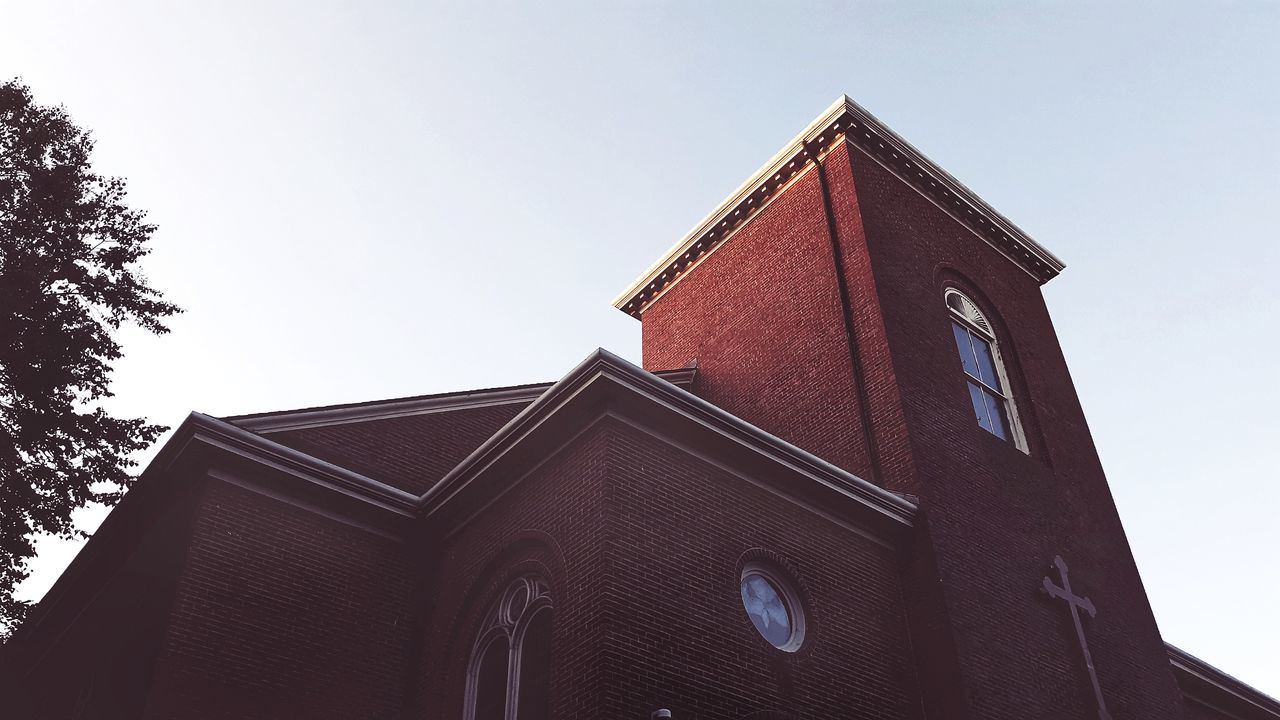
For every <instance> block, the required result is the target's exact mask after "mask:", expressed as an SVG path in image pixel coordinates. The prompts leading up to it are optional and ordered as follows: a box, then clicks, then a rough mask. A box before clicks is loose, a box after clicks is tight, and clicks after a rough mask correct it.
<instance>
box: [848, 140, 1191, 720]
mask: <svg viewBox="0 0 1280 720" xmlns="http://www.w3.org/2000/svg"><path fill="white" fill-rule="evenodd" d="M851 159H852V171H853V176H854V179H855V182H856V185H857V194H858V200H859V205H860V207H861V210H862V213H861V214H862V226H863V228H864V229H865V233H866V237H867V245H868V249H869V253H870V257H871V262H872V265H873V267H874V274H875V287H876V293H877V294H878V296H879V298H880V305H881V307H882V308H883V316H882V317H883V324H884V327H885V329H886V332H887V340H888V344H889V348H890V352H891V355H892V358H893V364H894V374H895V377H896V380H897V384H898V392H899V395H900V397H901V398H902V407H903V412H904V414H905V417H906V422H907V428H908V433H909V436H910V440H911V445H912V463H913V466H914V467H913V469H912V476H913V477H914V478H915V483H914V487H915V489H916V490H917V491H918V492H919V494H920V495H921V496H922V498H923V499H922V508H923V510H924V512H925V514H926V515H927V517H928V527H929V531H930V535H931V540H932V544H933V547H934V550H935V554H936V563H937V567H938V571H939V575H940V580H941V582H942V587H943V588H944V592H945V601H946V604H947V611H948V613H949V615H950V619H951V624H952V628H953V633H954V634H955V638H956V642H957V645H958V649H959V659H960V662H961V664H962V666H963V668H964V677H965V685H966V690H967V692H968V694H969V699H970V704H971V708H972V712H973V715H974V716H976V717H981V718H1026V717H1051V716H1058V717H1068V716H1070V717H1084V716H1086V715H1088V714H1089V710H1088V708H1089V707H1090V702H1089V699H1090V698H1091V696H1092V692H1091V691H1089V690H1088V688H1087V680H1085V679H1084V675H1083V672H1082V669H1081V667H1080V660H1079V659H1078V658H1077V657H1076V655H1075V646H1076V641H1075V637H1074V631H1073V630H1072V629H1071V625H1070V622H1069V617H1068V616H1067V614H1066V610H1065V608H1064V606H1062V604H1061V603H1058V602H1051V601H1049V600H1048V599H1046V598H1043V597H1041V596H1039V595H1038V594H1037V592H1036V590H1037V588H1038V586H1039V583H1040V580H1041V578H1042V577H1043V576H1044V575H1045V573H1046V570H1047V563H1048V561H1049V560H1051V559H1052V558H1053V556H1054V555H1055V554H1061V555H1062V556H1063V557H1064V558H1065V559H1066V560H1067V563H1068V565H1069V566H1070V567H1071V580H1072V583H1073V585H1074V587H1075V588H1076V589H1077V590H1078V591H1080V592H1082V593H1085V594H1087V595H1089V596H1090V597H1091V599H1092V600H1093V602H1094V603H1095V604H1096V605H1097V607H1098V609H1099V615H1098V617H1097V619H1096V620H1094V621H1091V622H1088V623H1087V625H1088V626H1087V630H1086V632H1087V635H1088V638H1089V642H1090V648H1091V650H1092V651H1093V656H1094V661H1095V664H1096V665H1097V667H1098V672H1099V674H1100V676H1101V678H1102V683H1103V689H1104V693H1105V696H1106V698H1107V703H1108V708H1109V709H1110V711H1111V714H1112V716H1113V717H1115V718H1117V719H1118V718H1138V717H1144V718H1145V717H1162V718H1163V717H1176V716H1177V714H1178V712H1180V704H1181V703H1180V694H1179V692H1178V689H1177V686H1176V684H1175V683H1174V680H1173V675H1172V672H1171V671H1170V669H1169V664H1168V660H1167V656H1166V654H1165V649H1164V645H1163V643H1162V642H1161V639H1160V635H1159V632H1158V630H1157V629H1156V625H1155V620H1154V618H1153V617H1152V614H1151V610H1150V607H1149V605H1148V603H1147V599H1146V595H1145V592H1144V590H1143V587H1142V582H1141V580H1140V578H1139V576H1138V571H1137V568H1136V567H1135V565H1134V562H1133V557H1132V555H1131V553H1130V550H1129V547H1128V542H1127V540H1126V538H1125V534H1124V530H1123V528H1122V527H1121V524H1120V519H1119V516H1118V514H1117V512H1116V509H1115V505H1114V502H1113V500H1112V498H1111V494H1110V490H1109V489H1108V487H1107V483H1106V478H1105V477H1104V475H1103V472H1102V468H1101V464H1100V463H1099V461H1098V457H1097V452H1096V450H1095V448H1094V445H1093V441H1092V438H1091V436H1090V434H1089V430H1088V426H1087V424H1086V422H1085V419H1084V414H1083V411H1082V410H1081V407H1080V404H1079V400H1078V398H1077V396H1076V393H1075V388H1074V385H1073V384H1072V381H1071V376H1070V373H1069V372H1068V370H1067V367H1066V362H1065V360H1064V358H1063V356H1062V351H1061V348H1060V346H1059V344H1058V340H1057V337H1056V334H1055V333H1054V330H1053V324H1052V321H1051V320H1050V318H1049V314H1048V310H1047V309H1046V307H1045V304H1044V300H1043V297H1042V296H1041V293H1040V290H1039V287H1038V285H1037V283H1036V282H1035V281H1034V280H1033V279H1032V278H1030V277H1029V276H1028V275H1026V274H1025V273H1024V272H1022V271H1021V270H1020V269H1018V268H1017V267H1015V266H1014V265H1013V264H1012V263H1011V262H1009V261H1008V260H1006V259H1005V258H1003V257H1002V256H1000V255H999V254H998V253H997V252H996V251H995V250H993V249H992V248H991V247H990V246H988V245H987V244H986V243H984V242H983V241H981V240H980V239H979V238H977V237H976V236H974V235H973V234H972V233H970V232H968V231H967V230H965V229H964V228H963V227H962V226H961V225H960V224H959V223H957V222H956V221H955V220H953V219H952V218H950V217H949V216H948V215H946V214H945V213H943V212H942V211H941V210H939V209H938V208H937V207H936V206H934V205H933V204H931V203H930V202H928V201H927V200H925V199H924V198H923V197H922V196H921V195H919V194H918V193H916V192H915V191H914V190H912V189H910V188H909V187H907V186H906V185H905V184H904V183H903V182H901V181H900V180H898V179H897V178H896V177H894V176H893V175H891V174H890V173H889V172H888V171H886V170H885V169H884V168H883V167H882V166H880V165H878V164H877V163H875V162H873V161H871V160H870V159H869V158H867V157H866V156H865V155H863V154H861V153H859V152H855V153H854V154H852V155H851ZM949 282H955V283H960V284H962V286H963V287H965V288H966V289H967V290H969V292H970V293H971V295H972V296H973V297H974V299H975V300H977V301H978V302H980V303H982V304H983V305H984V310H986V311H987V312H988V313H989V314H991V315H993V316H994V317H995V318H996V320H997V330H998V331H999V338H998V339H999V342H1000V344H1001V349H1002V352H1003V354H1004V357H1005V361H1006V364H1007V365H1008V370H1009V372H1010V374H1011V375H1012V378H1011V381H1012V382H1011V384H1012V387H1013V389H1014V393H1015V399H1016V400H1017V402H1018V406H1019V409H1020V410H1021V412H1022V415H1023V419H1024V422H1025V425H1026V430H1027V434H1028V436H1029V438H1030V443H1031V454H1030V455H1026V454H1023V453H1022V452H1020V451H1018V450H1017V449H1016V448H1014V447H1013V446H1012V445H1011V444H1009V443H1007V442H1004V441H1001V440H999V439H997V438H995V437H994V436H991V435H989V434H988V433H986V432H985V431H983V430H981V429H980V428H979V427H977V425H976V424H975V423H974V421H973V419H972V414H971V409H970V406H969V400H968V397H967V395H966V390H965V386H964V381H963V379H962V376H961V375H960V369H959V365H958V359H957V358H956V357H955V348H954V343H953V340H952V338H951V333H950V327H949V322H950V321H949V317H948V315H947V311H946V309H945V307H944V306H943V302H942V289H943V287H944V285H945V284H947V283H949ZM888 472H889V471H886V473H887V474H888Z"/></svg>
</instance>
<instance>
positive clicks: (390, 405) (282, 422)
mask: <svg viewBox="0 0 1280 720" xmlns="http://www.w3.org/2000/svg"><path fill="white" fill-rule="evenodd" d="M697 372H698V370H697V368H696V367H688V368H678V369H675V370H658V371H656V372H654V375H657V376H658V377H660V378H662V379H663V380H666V381H667V382H669V383H672V384H674V385H678V386H680V387H682V388H688V387H691V386H692V385H693V380H694V377H696V375H697ZM554 384H555V383H549V382H544V383H536V384H531V385H513V386H510V387H500V388H490V389H486V390H469V391H466V392H452V393H441V394H438V395H420V396H417V397H408V398H395V399H391V400H379V401H375V402H363V403H351V404H347V405H330V406H327V407H316V408H303V409H300V410H284V411H277V412H269V413H255V414H252V415H235V416H231V417H225V418H222V421H224V422H227V423H230V424H232V425H234V426H236V427H241V428H244V429H246V430H252V431H253V432H255V433H265V434H270V433H276V432H285V431H289V430H303V429H308V428H317V427H327V426H330V425H346V424H349V423H356V422H365V421H368V420H387V419H390V418H399V417H408V416H412V415H427V414H430V413H437V412H452V411H454V410H468V409H472V408H480V407H491V406H494V405H510V404H513V403H527V402H532V401H533V400H535V399H537V398H538V397H539V396H540V395H542V394H543V393H544V392H546V391H547V388H549V387H551V386H552V385H554Z"/></svg>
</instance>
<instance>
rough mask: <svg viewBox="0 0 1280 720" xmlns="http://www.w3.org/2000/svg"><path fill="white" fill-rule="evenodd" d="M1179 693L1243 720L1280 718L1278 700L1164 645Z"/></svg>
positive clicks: (1207, 664)
mask: <svg viewBox="0 0 1280 720" xmlns="http://www.w3.org/2000/svg"><path fill="white" fill-rule="evenodd" d="M1164 647H1165V651H1166V652H1167V653H1168V655H1169V662H1170V663H1171V664H1172V665H1173V670H1174V676H1175V677H1176V678H1177V680H1178V685H1179V686H1181V688H1182V694H1183V695H1185V696H1190V697H1193V698H1195V699H1197V700H1198V701H1200V702H1204V703H1208V704H1210V705H1212V706H1213V707H1216V708H1218V709H1219V710H1222V711H1224V712H1228V713H1230V714H1231V715H1232V716H1233V717H1240V718H1242V720H1262V719H1264V718H1265V719H1266V720H1272V719H1274V718H1280V700H1276V699H1275V698H1273V697H1271V696H1270V695H1267V694H1266V693H1264V692H1262V691H1260V690H1258V689H1256V688H1254V687H1253V686H1252V685H1249V684H1247V683H1245V682H1243V681H1240V680H1237V679H1236V678H1234V677H1232V676H1231V675H1228V674H1227V673H1225V672H1223V671H1221V670H1219V669H1218V668H1216V667H1214V666H1212V665H1210V664H1209V663H1207V662H1205V661H1203V660H1201V659H1200V658H1198V657H1196V656H1195V655H1192V654H1191V653H1189V652H1187V651H1185V650H1182V649H1181V648H1178V647H1176V646H1174V645H1170V644H1169V643H1165V644H1164Z"/></svg>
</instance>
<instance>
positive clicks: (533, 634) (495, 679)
mask: <svg viewBox="0 0 1280 720" xmlns="http://www.w3.org/2000/svg"><path fill="white" fill-rule="evenodd" d="M550 687H551V594H550V592H549V591H548V590H547V585H546V583H544V582H543V581H542V580H541V579H540V578H538V577H535V576H525V577H521V578H518V579H516V580H515V581H514V582H512V583H511V584H510V585H508V586H507V587H506V589H505V590H504V591H503V592H502V595H501V596H500V597H499V598H498V601H497V602H496V603H494V605H493V607H492V608H490V609H489V612H488V613H487V614H486V615H485V620H484V624H483V625H481V630H480V635H479V637H478V638H477V640H476V644H475V648H474V649H473V650H472V652H471V664H470V665H469V666H468V668H467V698H466V713H465V715H464V717H466V718H467V720H546V718H547V712H548V707H547V700H548V695H549V691H550Z"/></svg>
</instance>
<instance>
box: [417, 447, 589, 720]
mask: <svg viewBox="0 0 1280 720" xmlns="http://www.w3.org/2000/svg"><path fill="white" fill-rule="evenodd" d="M606 447H607V439H606V437H605V435H604V434H603V433H600V432H589V433H587V434H585V435H584V436H583V437H581V438H579V439H578V440H577V441H575V442H573V443H572V444H571V445H570V446H568V447H567V448H564V449H563V450H561V451H560V452H559V453H557V454H556V455H555V456H554V457H552V458H551V459H550V460H548V461H547V462H546V463H545V464H544V465H543V466H542V467H541V468H539V469H538V470H537V471H536V472H534V473H532V474H531V475H530V476H529V477H527V478H524V479H523V480H522V481H520V482H519V483H518V484H516V485H515V487H514V488H511V489H510V490H508V491H507V492H506V493H505V494H504V495H502V496H501V497H500V498H498V499H497V500H496V501H495V502H494V503H493V504H491V505H489V506H488V507H487V508H483V502H484V501H485V500H487V499H490V498H491V497H492V496H491V495H489V494H488V493H487V492H484V493H479V495H481V496H482V497H480V498H476V497H474V495H475V493H473V494H472V497H468V498H464V499H460V500H459V501H458V502H455V503H454V504H453V505H452V506H451V507H450V509H449V510H448V511H446V512H445V513H443V514H442V515H439V516H437V517H435V518H433V519H432V520H431V525H432V528H431V530H432V531H433V532H434V533H436V536H435V537H428V538H426V539H425V541H424V542H423V545H422V547H421V550H420V552H419V553H417V555H418V556H419V557H422V558H423V559H424V563H426V562H430V563H431V564H430V566H428V567H426V568H425V571H424V572H423V573H422V578H421V582H422V587H421V589H420V596H421V600H420V606H419V607H418V608H417V610H418V611H419V612H420V624H421V626H422V628H423V633H422V638H421V641H420V645H419V647H418V648H417V658H416V660H415V664H414V667H415V668H416V670H415V678H416V679H417V681H418V682H417V693H416V697H415V699H414V702H413V704H412V706H411V708H410V710H409V712H408V716H410V717H420V718H442V719H443V718H448V719H450V720H455V719H456V718H460V717H461V716H462V705H463V699H464V698H463V695H464V691H465V687H466V666H467V663H468V661H469V659H470V654H471V649H472V644H473V643H474V641H475V637H476V634H477V633H478V632H479V631H480V630H481V628H480V622H481V621H482V619H483V618H482V617H481V616H482V615H483V614H484V613H485V611H486V610H488V608H489V606H490V604H491V603H492V602H493V601H494V600H495V599H496V596H497V594H498V593H500V592H501V590H502V589H503V587H504V586H505V585H506V583H507V582H508V581H510V580H512V579H514V578H516V577H518V576H519V575H521V574H523V573H525V572H537V573H539V574H541V575H543V576H544V577H545V578H546V579H547V580H548V581H549V584H550V586H551V594H552V600H553V603H554V609H553V613H554V614H553V618H552V656H553V665H552V681H551V714H552V717H555V718H598V717H604V715H602V714H601V713H600V696H601V694H602V693H603V692H604V690H603V684H602V683H603V682H604V678H603V677H602V675H601V674H600V652H601V646H602V632H603V631H602V629H601V620H600V607H601V604H602V602H603V600H602V598H603V595H604V592H605V580H604V578H605V577H606V575H607V573H608V571H609V560H608V545H607V543H606V541H605V539H604V535H603V532H604V526H603V518H602V517H601V512H602V505H601V497H602V494H603V492H604V479H605V470H606V465H605V461H606V455H605V450H606ZM515 480H516V478H503V483H504V484H505V483H512V482H514V481H515ZM482 508H483V511H482V512H481V513H480V514H479V515H473V514H474V513H475V512H476V511H477V510H481V509H482ZM450 533H451V534H450Z"/></svg>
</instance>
